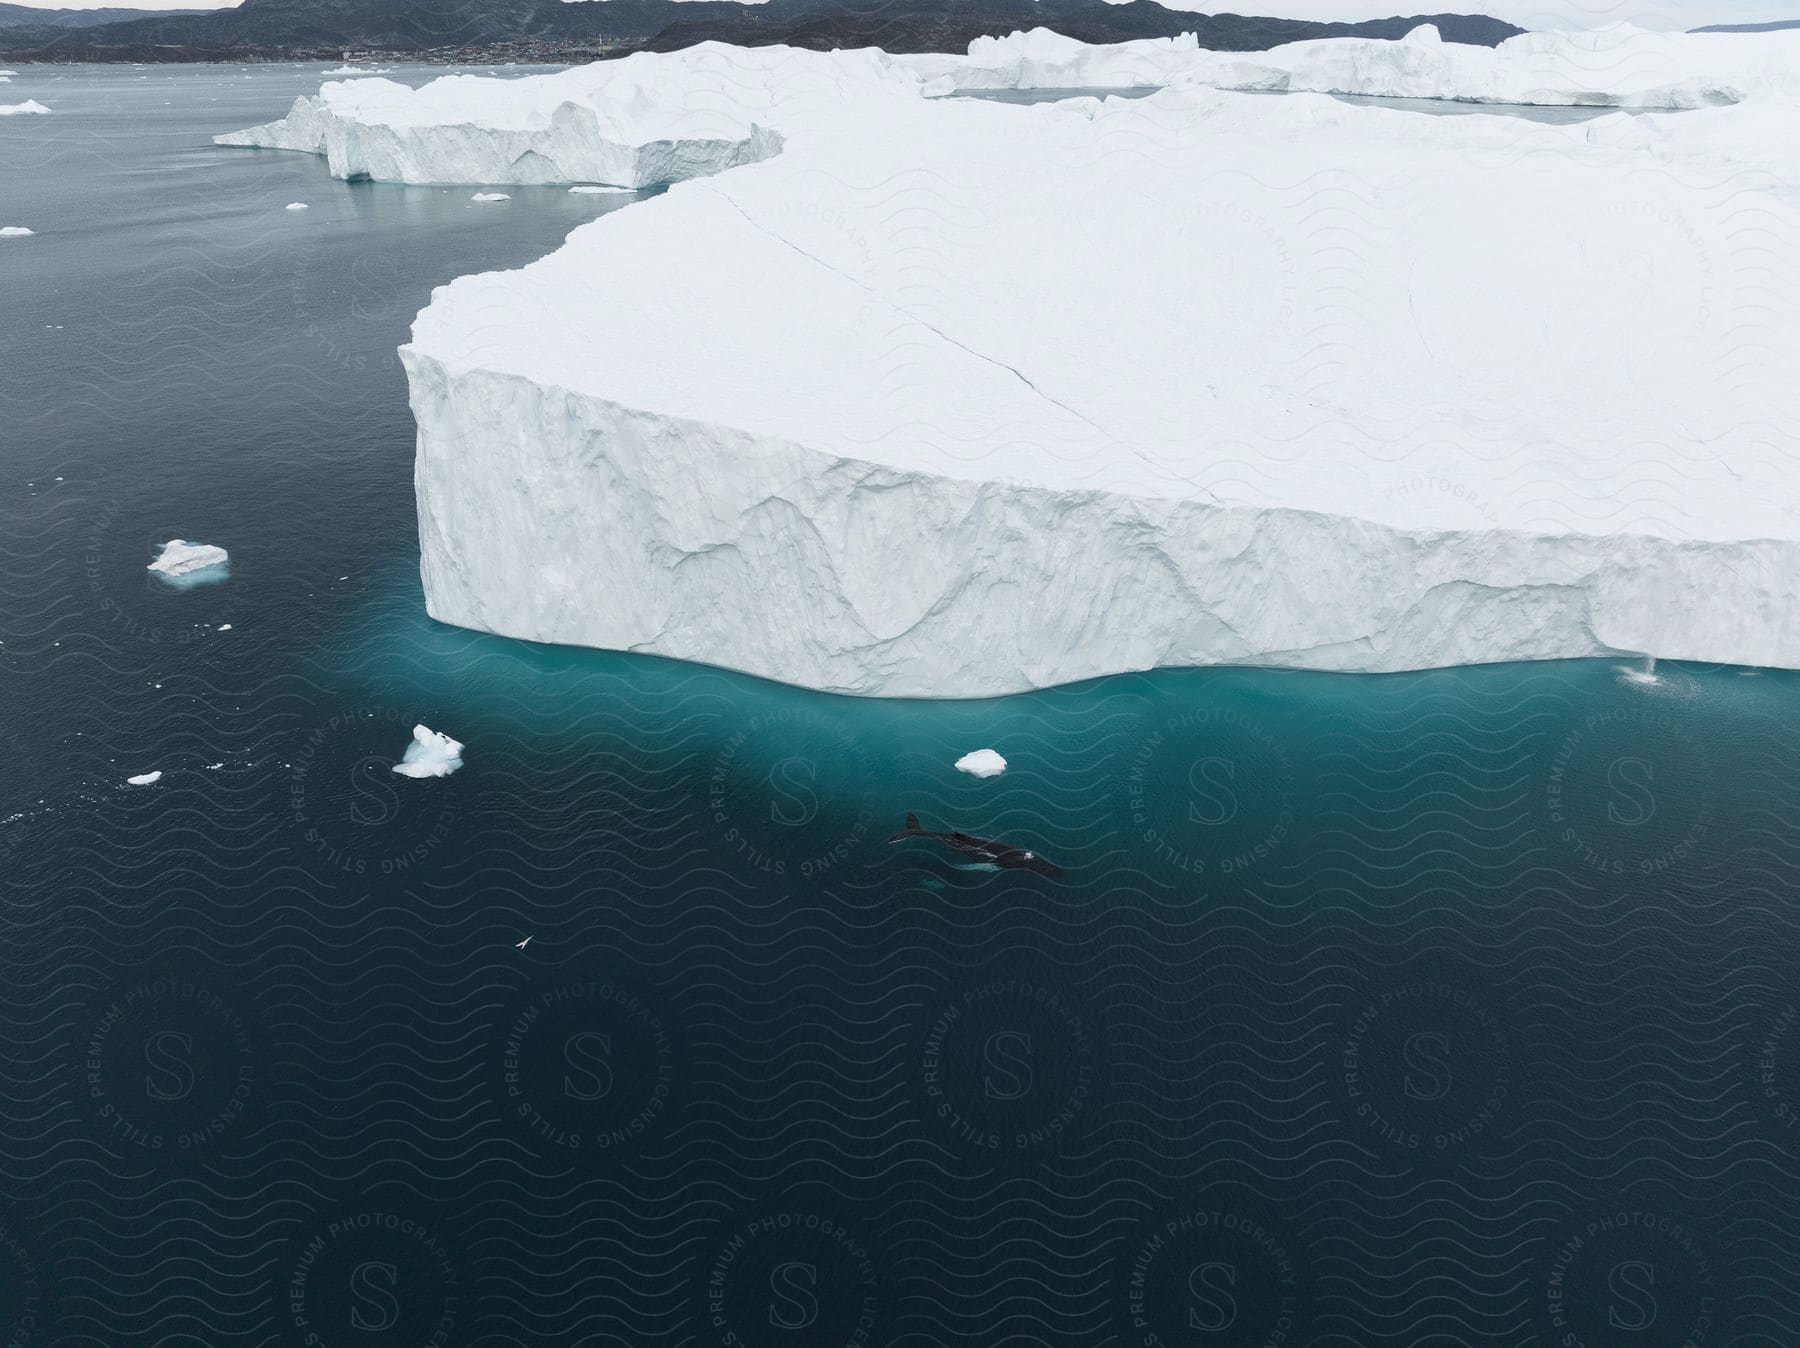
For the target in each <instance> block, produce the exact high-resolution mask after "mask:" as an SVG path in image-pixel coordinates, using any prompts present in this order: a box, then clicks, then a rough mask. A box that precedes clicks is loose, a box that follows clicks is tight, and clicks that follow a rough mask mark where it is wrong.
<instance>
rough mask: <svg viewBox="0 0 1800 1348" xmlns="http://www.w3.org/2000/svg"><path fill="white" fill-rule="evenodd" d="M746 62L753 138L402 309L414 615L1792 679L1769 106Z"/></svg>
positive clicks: (1027, 652) (574, 634)
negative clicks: (1649, 657) (415, 437)
mask: <svg viewBox="0 0 1800 1348" xmlns="http://www.w3.org/2000/svg"><path fill="white" fill-rule="evenodd" d="M1727 40H1728V41H1736V42H1743V41H1746V40H1747V39H1743V38H1730V39H1727ZM1755 40H1756V39H1749V41H1755ZM1389 45H1390V46H1397V45H1400V44H1389ZM1411 45H1413V46H1423V45H1425V44H1423V43H1415V44H1411ZM1173 49H1174V48H1173V44H1171V50H1173ZM1708 50H1710V48H1709V49H1708ZM685 55H686V54H683V56H685ZM744 55H745V60H746V61H747V62H749V63H750V64H749V65H747V66H746V69H754V70H758V71H761V72H762V75H763V77H764V78H766V79H767V80H768V81H769V82H770V87H769V89H768V90H766V91H765V94H764V95H763V96H766V97H767V98H768V100H769V104H768V108H767V116H768V119H769V124H770V125H771V126H773V127H775V128H777V129H778V130H779V131H780V132H781V134H782V135H783V137H784V138H785V149H784V150H783V152H782V153H781V154H779V155H777V156H775V157H773V158H770V159H766V160H764V161H763V162H760V163H757V164H754V165H750V166H747V167H741V168H738V169H735V170H734V171H732V172H729V173H723V174H720V175H718V176H716V177H713V178H710V179H709V180H707V181H705V182H698V183H689V184H685V185H682V186H679V187H677V188H675V189H673V190H671V191H670V192H668V193H666V194H663V195H662V196H660V197H657V198H654V199H652V200H649V201H645V202H640V203H636V204H634V205H632V206H630V207H629V208H627V209H625V210H622V211H617V212H614V213H611V214H609V215H608V216H606V217H605V218H603V219H602V220H600V221H597V222H595V223H593V224H590V225H587V226H584V227H582V228H581V229H578V230H577V231H575V233H573V234H572V235H571V236H570V237H569V239H568V241H567V243H566V244H565V245H564V247H563V248H561V249H560V250H559V251H557V252H556V253H554V254H552V255H551V256H550V257H548V258H545V259H543V260H541V261H539V262H537V263H535V264H533V265H531V266H529V267H526V268H524V269H522V270H519V271H512V272H505V273H497V274H490V275H483V276H474V277H465V278H463V279H461V280H459V281H457V282H455V283H454V284H452V285H450V286H448V287H445V288H443V289H440V290H439V291H438V292H436V294H435V295H434V297H433V301H432V303H431V305H430V306H429V307H428V308H427V309H426V310H425V311H424V312H423V313H422V314H421V315H420V316H419V319H418V321H417V322H416V323H415V325H414V332H413V341H412V342H411V343H410V344H409V345H408V346H407V347H405V348H403V351H402V355H403V358H404V360H405V363H406V367H407V370H408V375H409V380H410V386H411V397H412V405H413V410H414V414H415V417H416V419H417V422H418V426H419V460H418V465H417V472H416V482H417V487H418V493H419V511H420V534H421V547H422V554H423V556H422V570H423V574H424V581H425V590H426V597H427V602H428V605H429V607H430V609H431V612H432V613H433V614H434V615H435V616H437V617H439V618H441V619H444V620H446V621H450V622H454V623H459V624H462V625H465V626H469V627H475V628H480V629H484V630H489V631H495V632H500V633H504V634H509V635H515V636H521V637H529V638H532V639H536V640H543V641H557V642H568V643H573V644H582V645H593V646H603V647H610V648H616V649H630V650H641V651H650V652H656V653H661V654H665V655H670V656H675V657H678V658H683V659H690V660H697V661H705V662H710V663H715V664H722V665H728V666H731V667H733V668H737V669H743V670H747V671H750V672H753V673H756V674H761V675H766V676H769V677H773V678H777V679H781V680H785V681H788V682H793V683H800V684H806V685H809V686H812V687H815V688H823V689H832V690H838V691H845V692H854V693H867V694H887V695H921V696H976V695H985V694H994V693H1003V692H1009V691H1015V690H1018V689H1023V688H1030V687H1038V686H1044V685H1047V684H1053V683H1058V682H1065V681H1069V680H1073V679H1078V678H1083V677H1087V676H1090V675H1096V674H1103V673H1108V672H1114V671H1119V670H1128V669H1139V668H1146V667H1150V666H1155V665H1181V664H1215V663H1256V664H1273V665H1289V666H1304V667H1311V668H1326V669H1346V670H1391V669H1405V668H1416V667H1422V666H1431V665H1447V664H1460V663H1470V662H1481V661H1493V660H1510V659H1531V658H1550V657H1565V656H1584V655H1595V654H1605V653H1613V652H1632V653H1636V652H1640V651H1651V652H1655V653H1656V654H1658V655H1661V656H1664V657H1666V658H1687V659H1703V660H1717V661H1734V662H1743V663H1750V664H1775V665H1790V666H1793V665H1800V617H1797V615H1800V590H1797V587H1800V479H1797V477H1796V475H1795V473H1794V472H1793V467H1792V459H1791V452H1790V449H1789V446H1788V444H1787V439H1786V437H1785V436H1784V434H1783V433H1782V432H1781V430H1780V428H1782V427H1785V426H1791V425H1793V424H1796V418H1797V416H1800V396H1797V395H1796V390H1795V381H1793V380H1792V379H1791V378H1790V368H1789V367H1790V365H1791V352H1792V351H1794V350H1796V349H1800V272H1797V269H1796V268H1795V267H1794V266H1793V265H1791V259H1788V260H1783V258H1784V255H1781V254H1779V253H1778V252H1773V251H1771V249H1770V248H1769V247H1768V246H1767V243H1766V241H1767V240H1773V239H1782V238H1791V237H1795V233H1796V229H1797V228H1800V194H1796V193H1795V192H1794V190H1793V188H1794V187H1795V185H1796V181H1795V173H1794V164H1793V155H1792V151H1791V149H1789V148H1788V147H1789V146H1791V144H1792V143H1793V138H1792V136H1791V135H1787V136H1783V137H1778V138H1770V139H1766V140H1764V141H1761V142H1757V141H1755V140H1749V139H1745V138H1744V137H1743V136H1742V135H1741V134H1739V133H1740V132H1741V131H1742V130H1743V129H1744V128H1746V127H1749V126H1751V125H1753V124H1755V125H1760V123H1757V122H1756V119H1758V118H1764V119H1766V118H1769V117H1777V118H1779V117H1782V116H1787V115H1789V114H1782V113H1779V112H1778V111H1776V109H1778V108H1779V106H1780V103H1779V99H1778V98H1777V97H1776V96H1774V95H1766V96H1765V95H1762V94H1756V95H1754V97H1757V98H1761V100H1762V101H1760V102H1752V103H1746V104H1744V105H1742V106H1736V107H1722V108H1718V109H1715V110H1713V111H1710V112H1704V113H1684V114H1680V115H1676V116H1669V117H1664V118H1651V119H1645V121H1647V122H1649V123H1652V124H1654V128H1655V137H1656V149H1655V152H1652V150H1651V148H1650V146H1648V145H1646V144H1644V143H1640V142H1639V141H1638V140H1637V139H1636V136H1637V133H1636V132H1633V134H1631V135H1627V134H1625V132H1624V131H1623V130H1621V129H1620V127H1619V124H1621V123H1623V122H1625V121H1626V119H1624V118H1602V119H1600V121H1598V122H1595V123H1591V124H1589V125H1587V126H1546V125H1538V124H1532V123H1526V122H1521V121H1518V120H1515V119H1509V118H1499V117H1459V118H1432V117H1421V116H1417V115H1415V114H1411V113H1406V112H1399V111H1391V110H1388V109H1384V108H1372V107H1366V106H1352V105H1348V104H1344V103H1342V102H1339V101H1336V100H1333V99H1327V98H1319V97H1311V96H1306V95H1299V96H1292V97H1286V98H1266V97H1251V96H1246V95H1243V94H1233V93H1221V92H1218V91H1215V90H1212V89H1208V88H1203V87H1198V86H1188V87H1182V88H1170V89H1165V90H1164V91H1163V92H1161V93H1159V94H1156V95H1153V96H1151V97H1149V98H1145V99H1141V100H1113V101H1110V102H1105V103H1102V102H1099V101H1095V100H1075V101H1072V102H1067V103H1057V104H1042V105H1037V106H1032V107H1016V106H1000V105H994V104H991V103H979V102H971V101H967V100H956V99H935V100H934V99H929V98H926V97H923V96H922V92H923V89H924V86H925V85H926V84H927V83H929V82H930V81H931V80H935V79H938V78H941V76H942V74H943V73H944V72H942V71H941V70H933V69H931V68H930V66H929V64H928V63H927V64H926V67H925V68H923V69H909V68H903V66H902V65H901V63H900V62H898V61H888V62H887V65H886V67H885V68H886V69H887V70H888V71H890V72H894V73H892V74H889V75H883V77H882V80H881V81H878V82H877V83H879V84H881V85H882V86H883V87H882V88H881V89H877V90H876V91H875V92H873V93H867V92H866V91H867V90H868V88H869V84H870V80H869V78H868V71H869V66H870V58H869V57H868V55H867V54H864V53H846V54H838V55H836V56H817V55H813V54H810V53H798V52H788V53H785V54H784V53H782V52H781V51H780V49H763V50H762V51H760V52H758V53H755V54H754V56H753V57H752V54H748V53H746V54H744ZM681 59H682V57H672V58H667V60H668V61H669V62H671V63H673V65H675V66H677V67H678V66H679V63H680V61H681ZM708 59H713V58H708ZM934 59H941V58H934ZM620 64H623V63H620ZM701 68H702V69H703V70H704V68H705V66H704V62H702V63H701ZM697 78H698V79H699V83H698V85H697V87H700V88H711V87H713V86H712V85H709V84H707V83H706V80H707V79H708V78H711V77H710V76H705V75H702V76H700V77H697ZM746 78H748V77H746ZM1056 78H1057V80H1058V81H1061V80H1064V79H1065V78H1066V76H1065V75H1063V74H1062V73H1061V72H1060V71H1059V72H1057V73H1056ZM669 79H670V81H671V82H672V83H679V77H678V74H676V73H671V74H670V75H669ZM834 79H835V80H836V81H837V83H836V93H835V94H834V95H833V96H831V97H826V96H825V95H824V94H822V93H821V92H820V90H821V89H823V88H825V87H826V86H828V85H830V84H831V81H832V80H834ZM787 88H792V89H795V90H796V91H799V93H798V94H797V96H796V99H795V101H794V102H793V103H792V104H789V103H786V102H784V101H782V97H781V91H782V90H784V89H787ZM895 88H899V89H901V90H903V91H904V93H905V95H906V96H905V97H893V96H891V94H892V90H893V89H895ZM884 90H885V91H884ZM865 94H866V96H865ZM746 101H755V100H754V99H748V98H747V99H746ZM1690 119H1692V120H1690ZM1690 126H1692V127H1693V128H1694V130H1693V131H1692V132H1691V133H1690V132H1689V131H1688V130H1687V128H1689V127H1690ZM459 134H460V133H459ZM1690 134H1691V135H1692V136H1693V137H1694V140H1693V142H1692V144H1693V145H1695V146H1700V147H1705V146H1710V145H1714V144H1717V143H1719V142H1721V141H1727V142H1731V143H1732V144H1733V145H1734V146H1735V153H1736V154H1737V156H1738V159H1737V161H1736V162H1734V163H1732V164H1730V165H1729V166H1727V167H1723V168H1719V169H1716V170H1715V169H1712V168H1710V167H1709V165H1710V162H1711V161H1710V160H1709V159H1708V158H1707V154H1706V152H1705V150H1704V148H1702V150H1701V151H1700V152H1697V153H1689V152H1688V150H1687V149H1685V148H1684V146H1687V145H1688V144H1689V142H1688V141H1687V140H1686V139H1685V138H1686V137H1688V136H1690ZM454 138H455V137H452V139H454ZM1675 161H1679V162H1680V165H1681V169H1680V171H1679V172H1672V171H1669V169H1668V167H1667V165H1668V164H1670V163H1672V162H1675ZM1746 240H1756V241H1761V242H1755V243H1750V242H1746ZM695 484H702V487H701V488H700V489H697V488H696V485H695Z"/></svg>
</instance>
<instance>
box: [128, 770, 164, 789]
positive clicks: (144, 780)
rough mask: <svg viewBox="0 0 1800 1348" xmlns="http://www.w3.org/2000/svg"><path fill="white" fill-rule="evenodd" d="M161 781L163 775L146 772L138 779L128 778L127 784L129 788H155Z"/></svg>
mask: <svg viewBox="0 0 1800 1348" xmlns="http://www.w3.org/2000/svg"><path fill="white" fill-rule="evenodd" d="M161 780H162V773H160V772H146V773H143V774H141V775H139V776H137V777H127V778H126V779H125V783H126V785H128V786H155V785H156V784H157V783H158V782H160V781H161Z"/></svg>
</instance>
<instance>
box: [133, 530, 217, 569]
mask: <svg viewBox="0 0 1800 1348" xmlns="http://www.w3.org/2000/svg"><path fill="white" fill-rule="evenodd" d="M230 560H231V554H230V553H228V552H226V551H225V549H224V548H221V547H217V546H215V545H214V544H211V543H189V542H187V541H185V540H184V539H180V538H171V539H170V540H169V541H168V542H167V543H164V544H163V545H162V549H161V551H159V552H158V553H157V555H156V560H155V561H153V562H151V563H150V565H149V566H148V567H147V568H146V569H147V570H150V571H154V572H156V573H157V574H158V575H161V576H173V577H181V576H192V575H194V574H196V573H197V572H201V571H210V570H212V569H213V568H215V567H221V566H224V565H225V563H227V562H228V561H230Z"/></svg>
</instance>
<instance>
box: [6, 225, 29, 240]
mask: <svg viewBox="0 0 1800 1348" xmlns="http://www.w3.org/2000/svg"><path fill="white" fill-rule="evenodd" d="M31 232H32V231H31V230H29V229H26V228H25V226H24V225H0V239H22V238H24V237H25V236H26V235H27V234H30V233H31Z"/></svg>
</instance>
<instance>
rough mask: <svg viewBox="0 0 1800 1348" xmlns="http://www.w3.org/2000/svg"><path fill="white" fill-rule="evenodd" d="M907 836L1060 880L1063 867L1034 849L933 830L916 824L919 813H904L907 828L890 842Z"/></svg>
mask: <svg viewBox="0 0 1800 1348" xmlns="http://www.w3.org/2000/svg"><path fill="white" fill-rule="evenodd" d="M908 838H929V839H931V840H932V841H933V842H941V843H943V844H944V845H945V846H946V847H949V848H951V849H952V850H954V851H957V852H960V853H962V855H963V856H965V857H968V858H969V859H970V860H971V861H974V862H976V863H977V864H979V865H983V866H993V867H996V868H998V869H1000V870H1007V871H1030V872H1032V873H1033V874H1034V875H1047V876H1049V877H1051V878H1052V879H1060V878H1061V877H1062V874H1063V870H1062V867H1060V866H1057V865H1053V864H1052V863H1050V862H1048V861H1046V860H1044V858H1042V857H1041V856H1039V855H1038V854H1037V853H1036V852H1027V851H1025V850H1023V849H1022V848H1018V847H1009V846H1007V845H1006V844H1005V843H1003V842H995V841H994V840H993V839H992V838H977V837H976V836H975V835H974V834H972V833H933V832H930V831H929V830H927V829H924V828H921V827H920V825H919V816H918V815H916V814H909V815H907V816H906V827H905V828H903V829H901V830H900V831H899V832H898V833H896V834H894V836H893V837H891V838H889V839H888V841H889V842H890V843H897V842H904V841H906V840H907V839H908Z"/></svg>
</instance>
